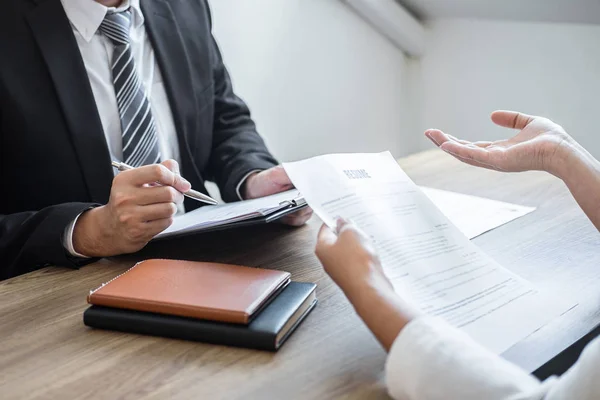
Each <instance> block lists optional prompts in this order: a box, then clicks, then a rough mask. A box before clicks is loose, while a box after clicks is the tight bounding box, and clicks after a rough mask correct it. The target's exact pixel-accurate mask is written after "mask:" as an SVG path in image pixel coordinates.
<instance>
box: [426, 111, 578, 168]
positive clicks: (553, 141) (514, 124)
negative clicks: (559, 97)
mask: <svg viewBox="0 0 600 400" xmlns="http://www.w3.org/2000/svg"><path fill="white" fill-rule="evenodd" d="M492 121H493V122H494V123H496V124H497V125H500V126H502V127H506V128H513V129H518V130H520V132H519V133H517V134H516V135H515V136H514V137H512V138H510V139H506V140H499V141H496V142H469V141H466V140H460V139H457V138H455V137H453V136H451V135H447V134H445V133H444V132H442V131H439V130H437V129H431V130H428V131H427V132H425V136H427V137H428V138H429V139H430V140H431V141H432V142H434V143H435V144H436V145H437V146H439V147H440V148H441V149H442V150H444V151H445V152H447V153H449V154H451V155H453V156H454V157H456V158H458V159H459V160H461V161H463V162H465V163H467V164H471V165H475V166H478V167H483V168H489V169H495V170H498V171H505V172H520V171H529V170H541V171H547V172H550V173H551V174H554V175H557V176H559V177H561V178H562V176H561V174H562V172H563V170H564V167H565V166H566V164H567V162H568V158H569V157H570V156H571V155H572V153H573V152H574V149H575V148H577V147H578V145H577V143H576V142H575V141H574V140H573V139H572V138H571V137H570V136H569V135H568V134H567V133H566V132H565V130H564V129H563V128H562V127H561V126H560V125H558V124H555V123H554V122H552V121H550V120H549V119H547V118H542V117H534V116H531V115H526V114H522V113H519V112H513V111H496V112H494V113H493V114H492Z"/></svg>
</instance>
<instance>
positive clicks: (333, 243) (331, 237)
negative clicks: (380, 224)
mask: <svg viewBox="0 0 600 400" xmlns="http://www.w3.org/2000/svg"><path fill="white" fill-rule="evenodd" d="M315 253H316V255H317V258H318V259H319V261H321V264H323V268H324V269H325V272H327V274H328V275H329V276H330V277H331V279H333V280H334V281H335V283H337V284H338V286H340V287H341V288H342V290H343V291H344V292H346V294H347V295H348V292H351V291H353V290H360V288H361V287H363V286H366V285H368V284H369V283H370V282H372V281H374V280H378V281H381V282H385V283H386V284H388V285H389V286H390V287H392V286H391V283H390V282H389V281H388V279H387V277H386V276H385V275H384V273H383V269H382V268H381V263H380V262H379V257H378V256H377V254H376V252H375V248H374V247H373V245H372V244H371V240H370V239H369V237H368V236H367V235H365V234H364V233H363V232H362V231H360V230H359V229H358V228H357V227H356V226H355V225H354V224H353V223H350V222H348V221H346V220H344V219H341V218H340V219H338V220H337V235H336V233H334V232H333V231H332V230H331V229H329V227H328V226H327V225H325V224H323V226H322V227H321V230H320V231H319V236H318V239H317V247H316V249H315Z"/></svg>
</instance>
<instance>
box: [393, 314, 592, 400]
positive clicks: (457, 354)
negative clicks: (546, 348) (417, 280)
mask: <svg viewBox="0 0 600 400" xmlns="http://www.w3.org/2000/svg"><path fill="white" fill-rule="evenodd" d="M386 380H387V386H388V391H389V394H390V396H392V397H393V398H394V399H396V400H454V399H460V400H481V399H486V400H558V399H565V400H566V399H569V400H592V399H600V341H598V340H596V341H594V342H592V343H590V345H588V347H587V348H586V350H585V351H584V353H583V354H582V355H581V357H580V359H579V361H578V362H577V363H576V364H575V365H574V366H573V367H572V368H571V369H570V370H569V371H568V372H566V373H565V374H563V376H562V377H560V378H550V379H548V380H546V381H545V382H543V383H540V382H539V381H538V380H537V379H535V378H534V377H532V376H531V375H529V374H528V373H527V372H525V371H523V370H522V369H520V368H518V367H516V366H515V365H513V364H511V363H509V362H508V361H506V360H504V359H503V358H501V357H498V356H497V355H495V354H493V353H491V352H489V351H488V350H486V349H485V348H483V347H482V346H480V345H478V344H477V343H475V342H474V341H473V340H472V339H471V338H470V337H469V336H467V335H466V334H465V333H463V332H461V331H459V330H457V329H455V328H453V327H451V326H449V325H448V324H446V323H445V322H444V321H442V320H439V319H436V318H432V317H422V318H418V319H416V320H414V321H412V322H410V323H409V324H408V325H407V326H406V327H405V328H404V329H403V330H402V332H401V333H400V335H398V338H396V341H395V342H394V344H393V346H392V349H391V350H390V354H389V356H388V360H387V364H386Z"/></svg>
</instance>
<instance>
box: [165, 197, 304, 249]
mask: <svg viewBox="0 0 600 400" xmlns="http://www.w3.org/2000/svg"><path fill="white" fill-rule="evenodd" d="M299 198H300V193H299V192H298V190H296V189H293V190H288V191H286V192H282V193H277V194H274V195H272V196H267V197H261V198H259V199H253V200H245V201H238V202H235V203H227V204H219V205H215V206H204V207H200V208H198V209H196V210H194V211H190V212H188V213H185V214H182V215H179V216H176V217H175V220H174V221H173V224H172V225H171V226H170V227H169V228H167V229H166V230H164V231H163V232H161V233H160V234H158V235H157V236H156V238H160V237H166V236H172V235H174V234H179V233H183V232H189V231H193V230H199V229H202V228H208V227H214V226H218V225H225V224H231V223H234V222H239V221H245V220H248V219H251V218H256V217H260V216H265V215H269V214H271V213H274V212H276V211H278V210H280V209H281V208H282V207H288V206H289V202H290V201H293V200H297V199H299Z"/></svg>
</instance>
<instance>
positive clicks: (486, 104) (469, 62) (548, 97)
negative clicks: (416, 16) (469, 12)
mask: <svg viewBox="0 0 600 400" xmlns="http://www.w3.org/2000/svg"><path fill="white" fill-rule="evenodd" d="M414 79H415V80H416V81H418V82H419V83H418V85H419V88H420V89H417V90H416V91H417V92H421V93H422V104H421V105H422V114H421V116H420V123H419V124H418V129H417V130H418V131H421V130H423V129H425V128H430V127H436V128H441V129H444V130H447V131H449V132H452V133H453V134H455V135H456V136H462V137H465V138H468V139H488V138H489V139H499V138H502V137H505V136H506V135H508V134H509V132H508V131H506V130H502V129H501V128H496V127H494V126H493V125H492V124H491V122H490V121H489V113H490V112H491V111H493V110H496V109H515V110H519V111H523V112H527V113H530V114H537V115H543V116H546V117H549V118H551V119H554V120H555V121H556V122H558V123H561V124H562V125H563V126H564V127H565V128H566V129H567V131H568V132H570V133H571V135H572V136H574V137H575V138H576V139H577V140H578V141H579V142H580V143H582V144H583V145H584V146H585V147H587V148H588V149H589V150H590V151H591V152H592V153H593V154H594V155H595V156H596V157H600V129H599V125H598V119H597V116H598V115H599V114H600V26H593V25H568V24H550V23H524V22H498V21H476V20H439V21H434V22H432V23H430V26H429V43H428V47H427V54H426V56H425V57H423V59H422V60H421V70H420V77H419V76H417V75H415V76H414Z"/></svg>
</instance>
